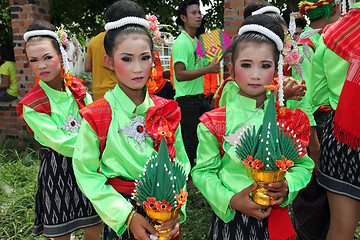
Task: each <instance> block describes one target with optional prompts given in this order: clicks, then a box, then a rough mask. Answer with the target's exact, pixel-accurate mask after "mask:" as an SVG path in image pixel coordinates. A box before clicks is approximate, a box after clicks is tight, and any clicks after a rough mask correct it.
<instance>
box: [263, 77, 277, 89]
mask: <svg viewBox="0 0 360 240" xmlns="http://www.w3.org/2000/svg"><path fill="white" fill-rule="evenodd" d="M271 84H272V85H266V86H264V87H265V88H267V89H269V90H271V91H275V90H276V89H279V88H280V87H281V85H280V84H279V81H278V78H277V77H276V78H274V80H272V83H271Z"/></svg>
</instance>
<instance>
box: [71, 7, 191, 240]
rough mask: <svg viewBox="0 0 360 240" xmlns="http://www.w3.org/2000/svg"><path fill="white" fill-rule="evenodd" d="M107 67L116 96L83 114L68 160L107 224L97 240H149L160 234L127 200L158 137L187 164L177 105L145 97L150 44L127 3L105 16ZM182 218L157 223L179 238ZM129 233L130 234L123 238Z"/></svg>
mask: <svg viewBox="0 0 360 240" xmlns="http://www.w3.org/2000/svg"><path fill="white" fill-rule="evenodd" d="M105 18H106V22H107V24H106V25H105V29H106V30H107V33H106V35H105V39H104V46H105V51H106V55H105V56H104V62H105V65H106V66H107V67H108V68H109V69H110V70H112V71H114V72H115V75H116V77H117V80H118V84H117V85H116V86H115V88H114V90H111V91H108V92H107V93H106V94H105V96H104V98H101V99H99V100H97V101H95V102H94V103H93V104H90V105H89V106H87V107H86V108H84V109H83V110H82V111H81V114H82V116H83V117H84V120H83V122H82V125H81V128H80V134H79V138H78V141H77V145H76V148H75V149H76V150H75V153H74V160H73V164H74V172H75V175H76V178H77V181H78V184H79V186H80V188H81V189H82V190H83V192H84V194H85V195H86V196H87V197H88V198H89V199H90V201H91V202H92V203H93V205H94V207H95V209H96V211H97V212H98V213H99V215H100V217H101V218H102V219H103V221H104V223H105V224H106V226H105V228H104V231H103V239H104V240H105V239H106V240H107V239H111V240H113V239H146V240H149V239H150V234H151V235H153V236H157V235H158V233H157V231H156V230H155V228H153V227H152V226H151V224H150V223H149V221H148V220H147V219H146V218H145V217H146V215H145V213H144V210H143V209H142V208H140V207H139V206H138V205H137V204H136V202H135V201H134V200H132V199H131V193H133V190H134V188H135V184H134V183H135V180H138V179H139V175H140V174H142V173H143V168H144V166H145V164H146V161H147V160H148V158H149V157H151V156H154V155H155V154H157V151H158V148H159V145H160V140H161V137H162V136H164V137H165V139H166V142H167V145H168V150H169V154H170V157H171V158H172V159H173V158H175V157H176V159H178V160H179V161H181V162H183V163H184V165H185V169H186V171H187V172H189V171H190V163H189V160H188V157H187V154H186V152H185V148H184V144H183V142H182V137H181V129H180V125H179V122H180V109H179V108H178V106H177V103H176V102H175V101H172V100H166V99H163V98H160V97H157V96H155V95H151V94H149V92H148V89H147V87H146V86H145V83H146V81H148V78H149V75H150V73H151V66H152V64H153V42H152V37H151V35H150V34H149V31H148V29H147V27H148V21H147V20H146V19H145V13H144V10H143V9H142V8H141V7H140V6H139V5H138V4H137V3H134V2H132V1H127V0H123V1H118V2H116V3H114V4H113V5H111V6H110V7H109V9H108V10H107V11H106V13H105ZM185 217H186V215H185V209H184V208H182V214H181V217H180V216H177V217H176V218H175V219H173V220H170V221H167V222H165V223H163V226H162V227H161V228H159V229H158V230H159V231H163V230H166V229H172V230H171V231H169V233H167V235H168V237H177V236H179V223H180V219H181V221H184V220H185ZM126 230H128V231H126Z"/></svg>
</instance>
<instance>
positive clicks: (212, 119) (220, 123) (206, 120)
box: [200, 106, 226, 158]
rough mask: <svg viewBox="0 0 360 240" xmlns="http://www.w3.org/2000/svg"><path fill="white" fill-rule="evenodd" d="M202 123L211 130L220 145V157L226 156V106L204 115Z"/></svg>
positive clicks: (201, 119) (201, 118)
mask: <svg viewBox="0 0 360 240" xmlns="http://www.w3.org/2000/svg"><path fill="white" fill-rule="evenodd" d="M200 121H201V122H202V123H203V124H204V125H205V126H206V127H207V128H208V129H209V130H210V132H211V133H212V134H213V135H214V136H215V137H216V138H217V140H218V141H219V143H220V157H221V158H222V157H223V156H224V149H223V147H222V145H223V143H224V138H223V137H224V135H225V130H226V106H224V107H222V108H217V109H214V110H212V111H210V112H206V113H204V114H203V115H202V116H201V117H200Z"/></svg>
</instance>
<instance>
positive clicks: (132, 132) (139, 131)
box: [118, 115, 150, 152]
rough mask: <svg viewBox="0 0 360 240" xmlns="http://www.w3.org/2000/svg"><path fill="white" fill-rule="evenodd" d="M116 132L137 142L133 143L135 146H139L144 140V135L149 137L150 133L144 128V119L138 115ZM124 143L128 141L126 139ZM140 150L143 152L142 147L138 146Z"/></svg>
mask: <svg viewBox="0 0 360 240" xmlns="http://www.w3.org/2000/svg"><path fill="white" fill-rule="evenodd" d="M118 133H119V134H121V133H123V134H125V135H126V136H127V137H128V138H133V139H134V140H135V142H136V143H137V144H136V145H135V148H137V147H138V146H140V145H141V144H142V143H143V142H144V141H145V138H146V137H150V135H149V134H148V133H147V132H146V129H145V120H144V119H142V118H141V117H140V116H139V115H138V116H136V117H135V118H134V119H132V120H131V122H130V124H129V125H127V126H125V127H124V128H121V129H120V130H119V131H118ZM126 143H127V144H129V141H128V140H127V141H126ZM145 147H147V144H146V145H145ZM140 151H142V152H143V151H144V149H143V148H142V147H140Z"/></svg>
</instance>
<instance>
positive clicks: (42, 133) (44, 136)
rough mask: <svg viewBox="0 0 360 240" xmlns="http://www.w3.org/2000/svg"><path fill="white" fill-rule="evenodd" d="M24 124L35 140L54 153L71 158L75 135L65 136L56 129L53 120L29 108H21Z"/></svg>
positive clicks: (65, 134)
mask: <svg viewBox="0 0 360 240" xmlns="http://www.w3.org/2000/svg"><path fill="white" fill-rule="evenodd" d="M23 113H24V114H23V116H24V120H25V122H26V124H27V125H28V126H29V127H30V128H31V130H32V131H33V132H34V136H35V139H36V140H37V141H39V143H40V144H43V145H45V146H47V147H50V148H52V149H54V150H55V151H56V152H58V153H60V154H62V155H64V156H66V157H72V155H73V153H74V145H75V142H76V138H77V134H67V133H65V132H64V131H62V130H61V129H59V128H58V126H57V125H56V123H55V122H54V120H53V119H52V118H51V117H50V116H49V115H47V114H45V113H38V112H36V111H35V110H33V109H32V108H30V107H27V106H25V105H24V106H23Z"/></svg>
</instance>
